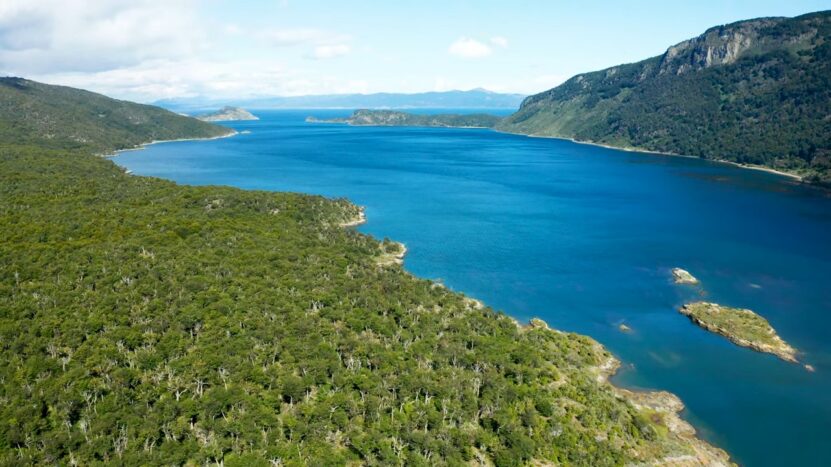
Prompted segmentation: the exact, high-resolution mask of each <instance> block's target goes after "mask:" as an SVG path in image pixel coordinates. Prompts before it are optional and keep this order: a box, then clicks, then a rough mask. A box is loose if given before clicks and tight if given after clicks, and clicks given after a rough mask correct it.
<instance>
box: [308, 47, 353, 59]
mask: <svg viewBox="0 0 831 467" xmlns="http://www.w3.org/2000/svg"><path fill="white" fill-rule="evenodd" d="M349 50H350V49H349V46H348V45H346V44H335V45H319V46H317V47H315V48H314V50H313V51H312V53H311V54H310V55H308V58H312V59H315V60H328V59H330V58H337V57H342V56H344V55H346V54H348V53H349Z"/></svg>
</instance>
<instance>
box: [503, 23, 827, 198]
mask: <svg viewBox="0 0 831 467" xmlns="http://www.w3.org/2000/svg"><path fill="white" fill-rule="evenodd" d="M829 115H831V12H820V13H813V14H809V15H804V16H800V17H796V18H761V19H755V20H749V21H742V22H738V23H734V24H729V25H726V26H719V27H715V28H712V29H710V30H708V31H707V32H705V33H704V34H703V35H701V36H699V37H697V38H694V39H690V40H688V41H684V42H682V43H680V44H677V45H675V46H673V47H670V48H669V49H668V50H667V52H666V53H664V54H663V55H661V56H657V57H652V58H650V59H647V60H644V61H641V62H638V63H632V64H627V65H620V66H615V67H612V68H609V69H606V70H602V71H597V72H592V73H585V74H581V75H577V76H575V77H573V78H571V79H570V80H568V81H567V82H565V83H564V84H562V85H560V86H558V87H556V88H554V89H551V90H549V91H546V92H543V93H541V94H537V95H534V96H531V97H528V98H527V99H526V100H525V101H524V102H523V104H522V106H521V107H520V110H519V111H518V112H516V113H515V114H513V115H512V116H510V117H508V118H507V119H505V120H504V121H503V122H502V124H501V125H500V126H499V129H501V130H503V131H509V132H516V133H525V134H533V135H542V136H556V137H563V138H573V139H576V140H580V141H588V142H596V143H603V144H609V145H613V146H618V147H626V148H641V149H648V150H653V151H661V152H669V153H675V154H683V155H692V156H698V157H703V158H707V159H724V160H728V161H734V162H737V163H742V164H757V165H764V166H767V167H772V168H776V169H781V170H787V171H791V172H794V173H797V174H800V175H803V176H805V177H806V178H807V179H808V180H809V181H814V182H823V183H831V118H829Z"/></svg>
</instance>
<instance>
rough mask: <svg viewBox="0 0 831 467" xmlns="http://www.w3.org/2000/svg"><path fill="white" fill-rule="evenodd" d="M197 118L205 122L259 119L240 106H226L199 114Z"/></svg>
mask: <svg viewBox="0 0 831 467" xmlns="http://www.w3.org/2000/svg"><path fill="white" fill-rule="evenodd" d="M196 118H198V119H199V120H202V121H203V122H230V121H237V120H259V118H258V117H257V116H256V115H254V114H252V113H251V112H249V111H247V110H245V109H243V108H240V107H231V106H225V107H223V108H221V109H219V110H217V111H216V112H211V113H206V114H202V115H197V116H196Z"/></svg>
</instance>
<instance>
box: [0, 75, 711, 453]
mask: <svg viewBox="0 0 831 467" xmlns="http://www.w3.org/2000/svg"><path fill="white" fill-rule="evenodd" d="M26 92H32V91H31V87H30V88H29V91H26ZM62 92H68V91H66V88H64V89H62ZM21 96H23V97H21ZM15 98H16V99H23V100H26V99H27V98H26V97H25V93H22V92H21V94H17V95H16V97H15ZM108 104H109V101H106V100H104V101H101V104H100V105H101V106H104V107H105V108H106V107H107V105H108ZM27 105H31V106H33V108H34V107H36V103H34V104H33V103H31V102H30V103H29V104H27ZM112 105H115V106H120V105H121V104H120V103H117V102H116V103H112ZM135 111H136V112H139V114H138V115H137V116H136V118H143V117H144V115H143V114H142V113H141V110H140V109H139V110H135ZM39 112H41V113H38V115H39V118H46V119H47V120H50V119H51V121H60V119H61V118H64V116H67V115H73V113H77V115H76V116H75V117H73V118H75V122H73V125H76V127H75V128H77V129H78V130H77V131H79V132H80V131H84V132H86V133H85V134H87V135H97V137H96V139H93V138H91V137H90V138H89V140H90V143H89V145H88V146H86V147H83V146H82V147H78V145H77V141H75V142H72V141H70V142H66V143H65V144H66V147H65V148H56V147H55V146H57V145H58V143H56V141H55V139H54V138H50V137H49V136H48V135H44V134H41V133H29V134H21V135H19V137H13V138H12V137H9V134H10V133H9V131H11V130H10V128H15V125H18V126H16V128H28V129H29V130H27V131H34V130H31V129H32V128H36V127H37V126H36V125H34V124H33V123H31V122H24V123H25V125H24V126H20V124H19V123H15V119H17V120H19V119H20V118H24V117H20V115H16V116H13V117H9V116H5V117H3V118H4V120H3V121H2V125H3V128H4V129H5V130H4V131H5V133H4V136H3V139H2V141H0V234H1V235H0V355H1V356H2V358H0V401H2V403H0V465H8V466H19V465H31V464H37V465H45V464H49V465H104V464H116V465H206V464H211V465H216V464H219V465H226V466H235V465H246V466H248V465H262V466H274V465H298V466H299V465H424V466H428V465H430V466H432V465H471V464H473V465H477V464H478V465H499V466H511V465H528V464H532V463H537V464H540V463H549V464H555V465H592V466H603V465H624V464H629V463H633V462H647V461H651V460H657V459H663V458H665V457H667V456H677V455H686V454H693V455H700V452H699V451H698V450H697V449H699V448H698V447H696V446H698V445H696V444H695V443H696V441H695V440H694V439H691V438H688V437H685V436H683V435H677V434H675V433H674V432H672V431H670V430H668V428H667V424H666V421H665V419H664V417H665V415H664V414H662V413H661V412H656V411H654V410H646V409H642V408H636V407H635V406H634V405H633V404H632V403H631V402H629V401H628V400H627V399H625V398H624V397H623V396H622V395H621V393H620V392H618V391H616V390H615V389H614V388H613V387H612V386H611V385H610V384H608V383H606V382H604V381H603V379H602V378H601V377H600V373H601V370H600V369H599V368H598V367H599V366H600V365H601V364H605V363H608V362H609V361H610V358H611V356H610V355H609V354H608V352H606V351H605V350H603V348H602V347H601V346H600V345H599V344H597V343H596V342H594V341H592V340H591V339H590V338H588V337H585V336H580V335H575V334H567V333H562V332H558V331H553V330H549V329H548V328H547V327H546V326H545V325H544V324H543V323H541V322H536V324H534V325H529V326H519V325H518V324H517V323H516V322H515V321H514V320H512V319H511V318H509V317H507V316H506V315H504V314H502V313H499V312H496V311H494V310H492V309H490V308H487V307H481V306H478V305H477V304H476V302H474V301H472V300H470V299H469V298H467V297H465V296H464V295H462V294H459V293H456V292H453V291H450V290H448V289H446V288H444V287H441V286H439V285H438V284H436V283H433V282H431V281H428V280H422V279H418V278H416V277H413V276H412V275H410V274H408V273H406V272H405V271H404V270H403V268H402V267H401V266H400V265H399V264H396V263H395V262H389V261H380V260H379V259H383V258H384V256H385V255H389V254H390V251H389V250H390V247H389V245H390V242H388V241H385V242H379V241H378V240H376V239H373V238H371V237H369V236H367V235H364V234H361V233H359V232H357V231H355V230H354V229H349V228H344V227H342V224H344V223H346V222H349V221H350V220H352V219H354V218H356V217H357V216H358V215H359V214H360V209H359V208H358V207H356V206H354V205H353V204H351V203H349V202H348V201H346V200H333V199H325V198H322V197H319V196H311V195H301V194H288V193H271V192H263V191H244V190H239V189H234V188H228V187H219V186H201V187H194V186H182V185H177V184H175V183H172V182H168V181H164V180H160V179H154V178H148V177H137V176H132V175H128V174H126V173H125V172H124V171H123V170H122V169H120V168H119V167H117V166H116V165H115V164H113V163H112V162H111V161H109V160H107V159H105V158H101V157H98V156H95V155H93V154H94V153H98V152H100V151H111V150H115V149H119V148H123V147H129V146H132V145H134V144H135V141H136V140H139V139H143V140H147V139H149V138H150V137H149V136H148V135H150V134H153V135H156V134H160V133H161V132H163V131H171V130H170V129H167V130H162V129H161V128H159V127H158V126H159V125H163V123H161V124H159V123H153V121H152V120H151V121H150V123H148V124H147V125H145V126H142V127H141V132H142V133H141V134H139V135H129V136H128V137H123V131H122V129H117V130H114V131H111V130H110V128H109V127H106V126H104V127H97V126H94V125H93V124H92V123H90V122H94V121H97V120H96V119H98V118H101V117H98V113H99V112H101V109H100V108H96V109H94V110H90V111H83V110H82V109H78V108H73V109H64V110H61V111H60V112H57V113H48V114H45V113H43V112H48V109H46V110H44V108H41V110H40V111H39ZM93 112H94V113H93ZM153 112H155V111H153ZM30 115H31V114H30ZM168 117H169V116H168ZM26 118H28V117H26ZM170 118H172V117H170ZM180 118H184V117H180ZM175 120H177V119H175ZM180 123H181V126H179V130H176V131H175V132H174V134H171V135H170V136H171V137H191V136H200V135H202V136H204V135H205V131H207V132H208V134H221V133H223V132H226V131H227V130H225V129H223V128H221V127H216V126H211V125H207V124H201V123H200V124H199V125H196V123H191V122H183V121H182V122H180ZM188 125H195V126H193V127H190V126H188ZM203 125H207V126H203ZM37 128H41V127H37ZM194 128H196V130H198V131H193V129H194ZM77 134H80V133H77ZM15 141H22V142H24V143H22V144H21V143H16V142H15Z"/></svg>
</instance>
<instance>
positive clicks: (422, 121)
mask: <svg viewBox="0 0 831 467" xmlns="http://www.w3.org/2000/svg"><path fill="white" fill-rule="evenodd" d="M501 120H502V118H501V117H497V116H496V115H490V114H432V115H421V114H414V113H408V112H400V111H397V110H370V109H361V110H356V111H355V112H354V113H353V114H352V115H351V116H349V117H347V118H332V119H328V120H319V119H317V118H315V117H308V118H307V119H306V121H307V122H310V123H346V124H348V125H355V126H424V127H453V128H493V127H494V126H496V124H497V123H499V122H500V121H501Z"/></svg>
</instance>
